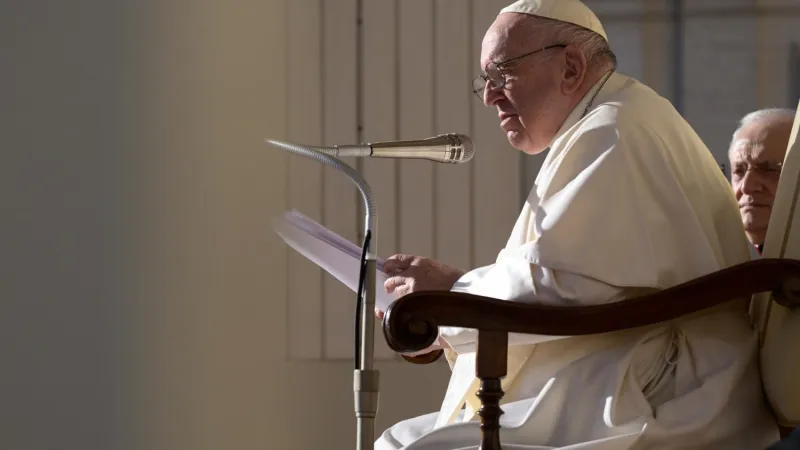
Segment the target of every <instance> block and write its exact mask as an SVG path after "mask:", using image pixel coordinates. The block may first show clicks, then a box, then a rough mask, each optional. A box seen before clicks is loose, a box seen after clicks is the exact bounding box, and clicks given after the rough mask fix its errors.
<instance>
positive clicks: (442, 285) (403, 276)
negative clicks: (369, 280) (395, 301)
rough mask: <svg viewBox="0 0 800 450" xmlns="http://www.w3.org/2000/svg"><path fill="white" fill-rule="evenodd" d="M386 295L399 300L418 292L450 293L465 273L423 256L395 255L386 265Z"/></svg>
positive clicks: (384, 285)
mask: <svg viewBox="0 0 800 450" xmlns="http://www.w3.org/2000/svg"><path fill="white" fill-rule="evenodd" d="M384 271H385V272H386V274H387V275H389V278H388V279H387V280H386V282H385V283H384V284H383V287H384V289H385V290H386V293H388V294H391V293H394V294H395V295H396V296H397V297H398V298H399V297H402V296H404V295H406V294H410V293H412V292H418V291H449V290H450V288H452V287H453V284H455V282H456V281H458V279H459V278H461V276H462V275H464V271H462V270H460V269H456V268H453V267H450V266H448V265H445V264H442V263H440V262H438V261H434V260H432V259H430V258H425V257H421V256H413V255H404V254H398V255H394V256H392V257H390V258H388V259H387V260H386V262H385V263H384Z"/></svg>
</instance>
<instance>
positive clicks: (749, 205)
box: [739, 203, 769, 209]
mask: <svg viewBox="0 0 800 450" xmlns="http://www.w3.org/2000/svg"><path fill="white" fill-rule="evenodd" d="M768 207H769V205H767V204H766V203H742V204H740V205H739V209H746V208H768Z"/></svg>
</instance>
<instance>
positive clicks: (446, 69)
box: [434, 0, 478, 270]
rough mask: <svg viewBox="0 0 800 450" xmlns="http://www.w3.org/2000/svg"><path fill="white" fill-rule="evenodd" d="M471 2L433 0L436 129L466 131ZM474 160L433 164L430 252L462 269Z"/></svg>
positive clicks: (467, 263) (473, 99)
mask: <svg viewBox="0 0 800 450" xmlns="http://www.w3.org/2000/svg"><path fill="white" fill-rule="evenodd" d="M470 6H471V5H469V4H468V3H466V4H465V2H464V1H463V0H435V11H436V12H435V14H434V17H435V20H436V23H435V27H434V30H435V35H434V42H435V47H434V52H435V55H436V61H435V65H434V73H435V93H434V95H435V100H436V105H435V110H436V115H435V122H436V134H441V133H463V134H466V135H469V134H470V129H469V123H470V117H469V116H470V103H471V102H477V100H478V99H477V98H476V97H475V96H474V95H473V94H472V92H470V90H471V84H470V82H471V80H472V76H471V75H472V74H473V72H475V66H473V65H472V64H470V63H471V60H472V58H471V57H470V53H471V52H472V46H471V45H470V42H471V39H472V38H471V36H470V34H469V30H470V23H469V22H470V11H469V9H470ZM473 163H474V160H473V161H470V162H467V163H463V164H457V165H450V164H437V165H436V167H435V169H434V176H435V178H434V180H435V185H436V187H435V211H434V213H435V216H434V223H435V225H436V229H435V230H434V232H435V236H436V239H435V242H436V248H435V249H434V250H435V251H434V256H435V257H436V259H438V260H439V261H442V262H444V263H445V264H449V265H452V266H455V267H458V268H461V269H464V270H468V269H469V268H470V247H471V242H470V229H471V227H472V223H471V222H472V220H471V218H472V207H471V206H472V205H471V202H470V195H469V190H470V187H469V185H470V167H471V165H472V164H473Z"/></svg>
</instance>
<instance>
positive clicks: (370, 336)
mask: <svg viewBox="0 0 800 450" xmlns="http://www.w3.org/2000/svg"><path fill="white" fill-rule="evenodd" d="M266 142H267V143H268V144H271V145H273V146H276V147H279V148H282V149H284V150H288V151H290V152H292V153H296V154H298V155H302V156H305V157H308V158H311V159H314V160H316V161H318V162H320V163H322V164H325V165H327V166H330V167H333V168H334V169H336V170H338V171H339V172H342V173H344V174H345V175H346V176H347V178H348V179H349V180H350V181H352V182H353V183H354V184H355V185H356V187H358V190H359V192H361V197H362V199H363V200H364V205H365V207H366V212H367V213H366V217H365V221H364V246H363V253H362V256H361V276H360V277H359V289H358V293H357V295H358V298H357V308H356V330H355V331H356V338H355V344H356V348H355V371H354V373H353V392H354V400H355V413H356V427H357V431H356V432H357V439H356V449H357V450H372V449H373V446H374V443H375V416H376V415H377V413H378V392H379V384H380V373H379V371H377V370H374V369H373V368H372V363H373V359H374V349H375V347H374V338H375V335H374V329H375V289H376V287H375V281H376V280H375V277H376V273H375V271H376V258H377V252H376V250H375V248H376V242H377V232H376V228H377V227H376V224H377V221H378V212H377V209H376V207H375V199H374V198H373V196H372V189H371V188H370V187H369V184H367V182H366V180H364V178H363V177H362V176H361V174H359V173H358V172H357V171H356V170H355V169H353V168H352V167H350V166H348V165H347V164H345V163H344V162H342V161H341V160H339V159H337V158H335V157H333V156H330V155H328V154H326V153H324V152H328V153H332V154H337V153H336V151H337V149H336V148H334V147H316V146H306V145H297V144H289V143H286V142H281V141H275V140H272V139H267V140H266ZM364 291H366V292H364ZM362 292H364V293H363V295H362Z"/></svg>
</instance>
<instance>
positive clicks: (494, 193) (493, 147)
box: [471, 0, 522, 266]
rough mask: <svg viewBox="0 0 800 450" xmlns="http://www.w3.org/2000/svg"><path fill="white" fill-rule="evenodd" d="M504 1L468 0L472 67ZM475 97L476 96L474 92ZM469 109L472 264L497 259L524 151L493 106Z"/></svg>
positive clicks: (514, 205) (516, 203)
mask: <svg viewBox="0 0 800 450" xmlns="http://www.w3.org/2000/svg"><path fill="white" fill-rule="evenodd" d="M507 3H508V2H507V1H505V0H503V1H498V0H491V1H487V0H472V8H473V20H472V38H471V39H472V44H473V60H472V61H473V64H472V67H473V71H474V73H475V75H477V73H478V71H479V70H480V52H481V42H482V40H483V35H484V34H485V33H486V30H487V29H488V28H489V25H491V23H492V22H493V21H494V19H495V18H496V17H497V14H498V13H499V12H500V10H501V9H502V8H503V7H504V6H506V4H507ZM475 100H476V102H477V101H478V99H477V97H476V98H475ZM472 111H473V113H472V121H473V128H472V137H473V139H474V140H475V145H476V147H477V152H476V155H475V158H474V160H473V164H474V165H475V167H474V178H473V180H472V183H473V192H474V204H473V208H474V209H473V218H474V222H473V224H474V227H475V228H474V242H473V246H474V256H475V260H474V261H473V262H474V264H475V265H477V266H482V265H486V264H491V263H493V262H494V261H495V259H496V257H497V253H498V251H499V250H500V249H501V248H503V247H504V246H505V243H506V240H507V239H508V234H509V233H510V232H511V229H512V227H513V226H514V221H515V220H516V218H517V216H518V215H519V210H520V209H521V207H522V203H521V201H522V199H521V198H520V182H521V180H520V178H521V177H520V174H521V172H522V167H521V164H522V153H521V152H519V151H518V150H515V149H514V148H513V147H511V145H510V144H509V143H508V140H507V139H506V136H505V133H503V130H502V129H501V128H500V122H499V120H498V118H497V111H496V109H495V108H486V107H483V106H481V105H480V104H476V105H475V107H474V108H473V110H472Z"/></svg>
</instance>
